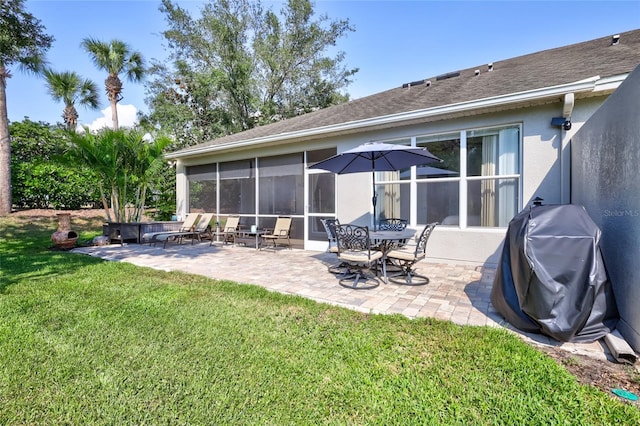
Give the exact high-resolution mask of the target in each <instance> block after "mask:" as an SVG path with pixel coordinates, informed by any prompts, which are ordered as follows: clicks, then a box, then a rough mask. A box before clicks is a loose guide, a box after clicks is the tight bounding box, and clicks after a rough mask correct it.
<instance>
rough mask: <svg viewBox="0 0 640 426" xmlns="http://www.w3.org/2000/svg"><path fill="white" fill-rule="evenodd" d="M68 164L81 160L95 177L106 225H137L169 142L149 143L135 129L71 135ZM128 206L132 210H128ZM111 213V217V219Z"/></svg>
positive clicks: (86, 129) (166, 139) (158, 138)
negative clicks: (107, 222)
mask: <svg viewBox="0 0 640 426" xmlns="http://www.w3.org/2000/svg"><path fill="white" fill-rule="evenodd" d="M71 142H72V144H71V150H70V151H69V155H70V160H71V161H76V160H77V161H82V162H83V163H84V164H86V165H87V166H89V168H90V170H91V171H92V173H94V174H95V176H96V177H97V178H98V181H99V189H100V196H101V199H102V205H103V207H104V209H105V213H106V215H107V221H109V222H139V221H140V219H141V217H142V214H143V212H144V206H145V204H146V195H147V189H148V187H149V185H150V184H151V182H152V180H153V177H154V176H155V175H157V174H158V173H159V172H160V169H161V168H162V167H165V166H166V163H165V161H164V159H163V155H162V153H163V150H164V149H165V148H166V147H167V146H169V143H170V142H171V141H170V139H169V138H167V137H164V136H159V137H157V138H155V139H154V140H152V141H147V140H145V135H144V134H143V133H142V132H141V131H138V130H135V129H119V130H113V129H102V130H100V131H99V132H97V133H91V132H90V131H89V129H88V128H85V132H84V134H79V133H75V132H74V133H72V134H71ZM127 204H131V205H133V209H127V208H126V206H127ZM111 213H113V217H112V216H111Z"/></svg>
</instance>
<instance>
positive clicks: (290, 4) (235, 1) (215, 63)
mask: <svg viewBox="0 0 640 426" xmlns="http://www.w3.org/2000/svg"><path fill="white" fill-rule="evenodd" d="M160 10H161V11H162V12H163V13H164V14H165V15H166V20H167V24H168V26H169V29H168V30H166V31H165V32H164V33H163V35H164V37H165V39H166V40H167V42H168V48H169V49H170V51H171V65H172V67H168V66H167V65H166V64H159V63H154V65H153V67H152V69H151V70H150V72H151V74H153V75H154V76H155V79H154V81H153V82H152V83H151V85H150V86H148V99H147V101H148V104H149V106H150V110H151V113H150V115H149V117H147V121H148V123H149V124H151V125H158V124H160V125H162V126H167V127H169V126H170V128H171V129H172V131H173V130H175V131H176V134H175V135H174V136H175V137H176V139H178V140H182V141H183V142H184V143H185V144H186V145H191V144H194V143H197V142H202V141H204V140H207V139H211V138H214V137H217V136H220V135H223V134H230V133H235V132H238V131H242V130H246V129H249V128H252V127H255V126H257V125H261V124H266V123H270V122H273V121H276V120H280V119H283V118H288V117H292V116H295V115H299V114H303V113H305V112H309V111H312V110H315V109H319V108H324V107H327V106H330V105H334V104H337V103H340V102H344V101H346V100H348V96H347V95H345V94H342V93H341V90H343V89H344V88H346V86H347V85H348V84H349V83H350V82H351V80H350V78H351V76H352V75H353V74H355V73H356V72H357V69H351V70H348V69H346V68H345V67H344V66H343V65H342V63H343V61H344V54H343V53H338V54H337V55H336V56H335V57H329V56H328V55H327V54H326V51H327V50H328V48H329V47H331V46H334V45H335V44H336V43H337V40H338V39H340V38H341V37H343V36H345V35H346V34H347V32H349V31H353V28H352V27H351V26H350V25H349V22H348V20H340V21H330V20H329V18H328V17H327V16H325V15H323V16H320V17H318V18H316V17H315V16H314V10H313V4H312V3H311V1H310V0H288V1H287V3H286V5H285V6H284V7H283V9H282V11H281V12H280V14H277V13H275V12H273V11H271V10H266V11H265V10H264V9H263V7H262V5H261V3H260V2H256V1H254V2H252V1H250V0H210V1H209V2H208V3H206V4H205V6H204V7H203V9H202V11H201V16H200V17H199V18H193V17H191V15H190V14H189V13H188V12H187V11H185V10H184V9H182V8H180V7H179V6H178V5H177V4H175V3H173V2H172V1H171V0H162V6H161V8H160Z"/></svg>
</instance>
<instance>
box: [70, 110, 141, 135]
mask: <svg viewBox="0 0 640 426" xmlns="http://www.w3.org/2000/svg"><path fill="white" fill-rule="evenodd" d="M101 112H102V117H99V118H96V119H95V120H93V121H92V122H91V124H84V125H85V126H89V130H91V131H96V130H100V129H103V128H105V127H109V128H112V127H113V122H112V120H111V107H110V106H109V107H107V108H105V109H103V110H101ZM137 112H138V109H137V108H136V107H135V106H134V105H123V104H118V126H119V127H132V126H134V125H135V124H136V123H137V122H138V118H137V117H136V113H137ZM79 127H80V126H79Z"/></svg>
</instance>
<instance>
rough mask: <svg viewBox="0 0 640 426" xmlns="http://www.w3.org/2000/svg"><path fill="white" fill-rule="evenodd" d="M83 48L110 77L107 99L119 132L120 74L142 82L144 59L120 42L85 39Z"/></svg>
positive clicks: (107, 86) (114, 127) (114, 124)
mask: <svg viewBox="0 0 640 426" xmlns="http://www.w3.org/2000/svg"><path fill="white" fill-rule="evenodd" d="M81 45H82V47H83V48H84V49H85V50H86V51H87V52H89V55H90V56H91V60H92V61H93V63H94V64H95V66H96V67H98V69H101V70H104V71H107V72H108V73H109V76H108V77H107V79H106V80H105V82H104V83H105V88H106V91H107V98H108V99H109V104H111V119H112V121H113V129H114V130H118V110H117V107H118V102H120V101H121V100H122V81H121V80H120V74H121V73H123V72H124V73H125V75H126V76H127V79H128V80H129V81H132V82H137V81H140V80H142V78H143V77H144V74H145V72H146V70H145V68H144V59H143V58H142V54H141V53H139V52H132V51H131V49H130V48H129V46H128V45H127V44H126V43H124V42H122V41H120V40H111V41H110V42H108V43H105V42H102V41H99V40H95V39H92V38H85V39H84V40H82V44H81Z"/></svg>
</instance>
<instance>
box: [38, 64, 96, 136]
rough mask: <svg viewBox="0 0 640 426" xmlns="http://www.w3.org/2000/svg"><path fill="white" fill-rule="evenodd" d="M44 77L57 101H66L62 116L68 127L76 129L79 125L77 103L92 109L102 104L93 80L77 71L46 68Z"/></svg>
mask: <svg viewBox="0 0 640 426" xmlns="http://www.w3.org/2000/svg"><path fill="white" fill-rule="evenodd" d="M44 77H45V79H46V84H47V88H48V89H49V94H50V95H51V97H52V98H53V99H55V100H56V101H62V102H64V105H65V107H64V112H63V114H62V118H63V119H64V123H65V124H66V125H67V129H69V130H74V129H75V128H76V126H77V125H78V111H77V110H76V106H75V105H76V103H77V104H79V105H82V106H85V107H88V108H91V109H97V108H98V107H99V106H100V102H99V101H98V89H97V87H96V84H95V83H94V82H93V81H91V80H89V79H86V80H83V79H82V78H81V77H80V76H79V75H78V74H76V73H75V72H71V71H65V72H55V71H53V70H52V69H46V70H45V71H44Z"/></svg>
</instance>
